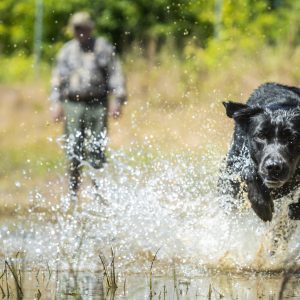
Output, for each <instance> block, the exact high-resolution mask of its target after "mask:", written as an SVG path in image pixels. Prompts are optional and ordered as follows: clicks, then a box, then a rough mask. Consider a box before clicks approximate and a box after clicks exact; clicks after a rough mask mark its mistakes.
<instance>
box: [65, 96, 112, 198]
mask: <svg viewBox="0 0 300 300" xmlns="http://www.w3.org/2000/svg"><path fill="white" fill-rule="evenodd" d="M63 107H64V113H65V136H66V139H65V148H66V152H67V156H68V160H69V176H70V177H69V187H70V190H71V192H75V193H76V192H77V190H78V188H79V183H80V164H81V162H82V161H86V162H88V163H89V164H90V165H91V166H92V167H93V168H95V169H100V168H102V166H103V163H104V162H105V146H106V131H107V108H106V106H104V105H103V104H101V103H93V104H87V103H83V102H72V101H68V102H64V103H63Z"/></svg>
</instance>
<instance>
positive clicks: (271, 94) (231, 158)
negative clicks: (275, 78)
mask: <svg viewBox="0 0 300 300" xmlns="http://www.w3.org/2000/svg"><path fill="white" fill-rule="evenodd" d="M223 104H224V106H225V108H226V113H227V116H228V117H229V118H233V119H234V121H235V130H234V136H233V142H232V145H231V148H230V150H229V153H228V155H227V160H226V167H225V171H224V172H223V175H222V176H221V178H220V180H219V185H220V183H221V186H222V194H230V195H231V196H233V197H234V198H238V197H239V194H240V192H241V183H242V182H244V183H246V191H247V192H248V198H249V200H250V202H251V206H252V208H253V210H254V211H255V213H256V214H257V215H258V216H259V217H260V218H261V219H262V220H263V221H271V220H272V214H273V212H274V205H273V199H276V198H279V197H282V196H284V195H286V194H288V193H290V192H291V191H293V190H295V189H296V188H297V187H298V186H299V185H300V89H299V88H296V87H290V86H285V85H281V84H276V83H266V84H263V85H261V86H260V87H258V88H257V89H256V90H254V92H253V93H252V94H251V96H250V98H249V99H248V101H247V104H241V103H234V102H224V103H223ZM289 217H290V218H291V219H295V220H299V219H300V199H299V201H298V203H292V204H290V205H289Z"/></svg>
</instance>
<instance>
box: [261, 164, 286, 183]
mask: <svg viewBox="0 0 300 300" xmlns="http://www.w3.org/2000/svg"><path fill="white" fill-rule="evenodd" d="M260 175H261V177H262V179H263V181H264V184H265V185H266V186H267V187H269V188H279V187H281V186H283V185H284V184H285V183H286V182H287V180H288V179H289V167H288V165H287V164H286V163H285V162H284V161H283V160H282V159H279V158H276V159H274V158H268V159H266V160H265V162H264V164H263V166H262V167H261V168H260Z"/></svg>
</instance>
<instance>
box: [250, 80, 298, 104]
mask: <svg viewBox="0 0 300 300" xmlns="http://www.w3.org/2000/svg"><path fill="white" fill-rule="evenodd" d="M247 104H248V105H251V106H262V107H266V106H268V105H271V104H277V105H290V106H293V105H294V106H297V105H300V89H299V88H297V87H293V86H287V85H283V84H278V83H273V82H272V83H270V82H268V83H265V84H262V85H261V86H259V87H258V88H257V89H255V90H254V91H253V92H252V94H251V95H250V97H249V99H248V101H247Z"/></svg>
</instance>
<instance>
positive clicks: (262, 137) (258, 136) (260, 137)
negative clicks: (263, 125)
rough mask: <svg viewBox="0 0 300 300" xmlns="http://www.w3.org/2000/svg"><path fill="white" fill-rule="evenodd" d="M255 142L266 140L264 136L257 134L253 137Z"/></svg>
mask: <svg viewBox="0 0 300 300" xmlns="http://www.w3.org/2000/svg"><path fill="white" fill-rule="evenodd" d="M254 138H255V139H256V140H260V141H261V140H265V139H266V138H267V136H266V134H265V133H263V132H258V133H257V134H256V135H255V137H254Z"/></svg>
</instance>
